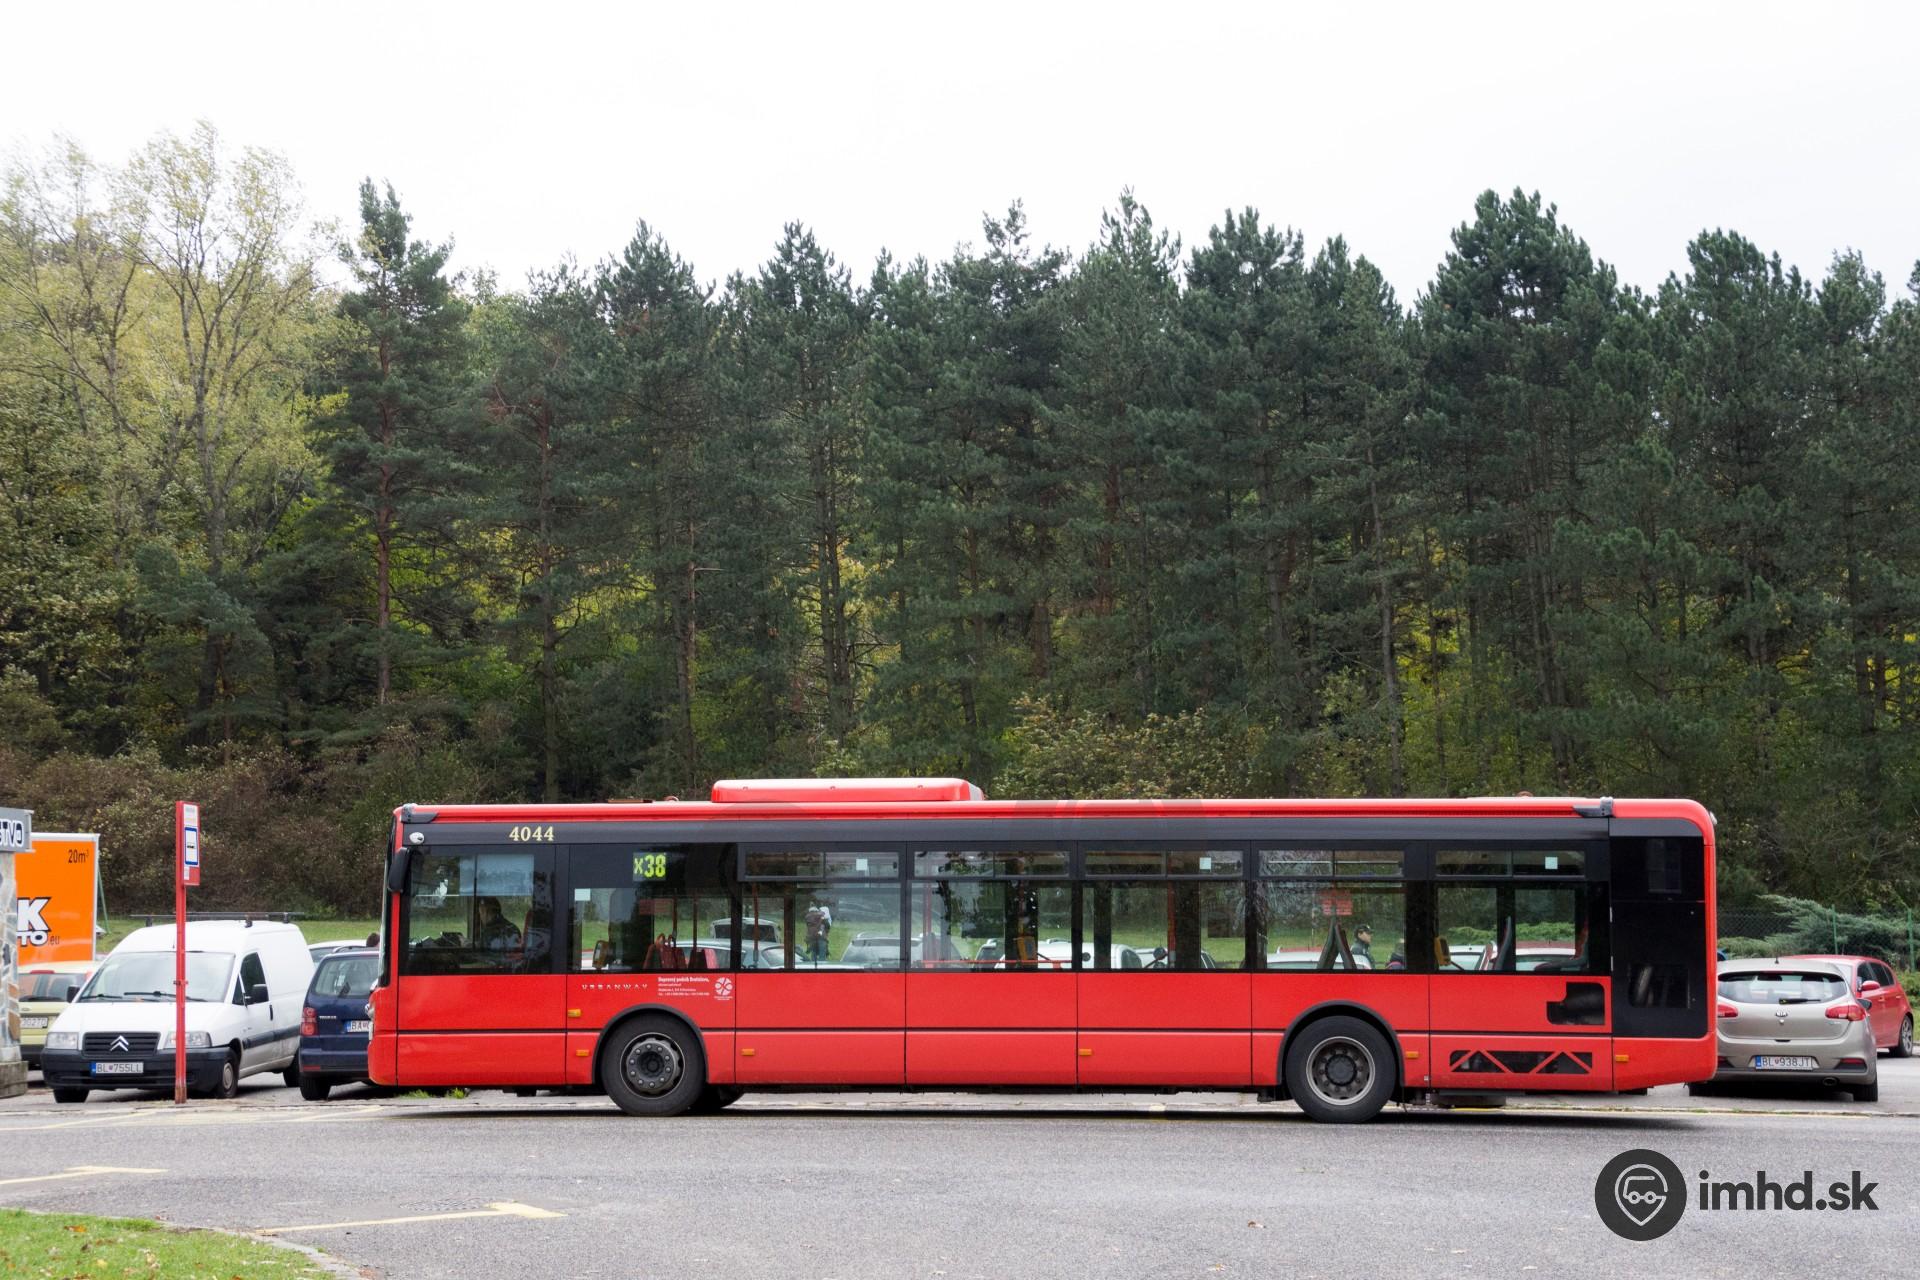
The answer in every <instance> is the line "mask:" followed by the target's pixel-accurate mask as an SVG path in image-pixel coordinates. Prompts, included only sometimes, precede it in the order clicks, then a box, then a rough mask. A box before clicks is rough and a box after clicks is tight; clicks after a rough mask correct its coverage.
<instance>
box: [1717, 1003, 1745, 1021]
mask: <svg viewBox="0 0 1920 1280" xmlns="http://www.w3.org/2000/svg"><path fill="white" fill-rule="evenodd" d="M1716 1003H1717V1004H1718V1006H1719V1013H1720V1016H1721V1017H1723V1018H1737V1017H1739V1016H1740V1011H1739V1010H1738V1009H1736V1008H1734V1007H1733V1006H1732V1005H1730V1004H1728V1003H1727V1002H1726V1001H1725V1000H1720V1001H1717V1002H1716Z"/></svg>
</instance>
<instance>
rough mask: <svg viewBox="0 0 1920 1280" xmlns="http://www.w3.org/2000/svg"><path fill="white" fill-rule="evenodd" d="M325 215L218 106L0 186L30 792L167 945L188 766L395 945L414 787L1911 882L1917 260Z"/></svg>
mask: <svg viewBox="0 0 1920 1280" xmlns="http://www.w3.org/2000/svg"><path fill="white" fill-rule="evenodd" d="M296 192H297V187H296V184H295V180H294V175H293V174H292V172H291V171H290V169H289V167H288V166H287V164H286V163H285V161H284V160H282V159H280V158H279V157H277V156H275V155H273V154H271V153H268V152H264V151H258V150H238V151H236V150H234V149H231V148H229V147H227V146H226V145H225V144H223V143H222V141H221V140H220V139H219V138H218V137H217V136H216V135H215V133H214V132H213V131H212V130H211V129H210V128H203V129H201V130H200V131H198V132H196V133H195V134H194V135H192V136H191V137H187V138H175V137H170V136H169V137H161V138H159V139H157V140H155V141H154V142H153V143H152V144H151V145H150V146H149V147H147V148H146V149H145V150H143V151H141V152H140V153H139V154H137V155H136V156H135V157H134V158H133V159H132V160H131V161H129V162H128V163H127V164H125V165H123V166H119V167H102V166H99V165H96V164H94V163H93V162H91V161H90V160H89V159H88V158H87V157H85V156H84V155H82V154H80V153H79V152H78V151H77V150H74V149H73V148H71V147H64V148H62V149H59V150H56V151H54V152H52V153H51V154H50V155H49V156H48V157H46V158H41V157H38V156H21V157H18V158H16V159H15V160H14V162H13V163H12V165H11V167H10V169H9V171H8V174H7V178H6V185H5V188H4V194H3V195H0V230H3V231H4V234H3V235H0V521H4V523H5V532H4V536H0V715H4V717H5V719H6V721H7V723H8V724H9V725H10V726H12V728H13V732H12V733H11V734H10V736H9V741H8V743H7V744H6V745H5V746H4V747H0V794H5V795H7V796H8V797H10V802H14V803H26V804H32V805H34V806H35V807H36V808H38V809H40V810H41V812H43V813H46V814H48V816H49V817H50V818H52V819H54V820H55V824H56V825H61V824H65V825H71V826H74V827H78V828H84V829H96V828H101V829H106V830H108V831H109V832H113V831H116V830H117V831H119V832H120V833H121V837H122V838H121V841H120V843H119V844H118V845H115V844H114V843H113V842H112V841H109V848H118V849H120V850H121V851H122V857H121V859H120V861H119V862H118V864H117V865H116V864H115V863H114V862H113V861H111V860H110V861H109V864H108V875H109V886H110V890H109V891H110V893H114V892H118V893H119V894H120V895H121V900H122V901H127V900H128V899H133V900H135V901H132V902H128V905H138V900H139V899H140V898H141V897H142V895H143V894H145V893H147V892H148V891H149V888H150V886H148V885H147V884H146V881H145V880H144V879H143V878H142V877H145V876H149V875H150V874H152V873H151V872H150V871H149V870H148V869H147V868H146V867H145V863H144V862H142V861H141V857H144V855H141V854H139V853H138V851H139V850H141V849H143V848H144V847H145V844H146V843H150V842H155V841H159V840H162V839H163V836H162V834H161V832H160V831H159V830H158V829H152V827H153V824H152V823H151V822H150V821H149V819H148V817H147V816H146V809H147V807H148V806H149V803H150V801H151V800H152V799H153V797H155V796H160V797H165V798H171V797H172V795H173V794H174V792H175V791H176V790H179V791H182V792H184V790H186V789H189V788H191V789H193V790H194V794H196V795H198V796H200V797H201V798H202V799H203V800H204V801H212V800H215V799H217V798H218V797H220V796H231V797H232V798H233V799H234V801H235V803H246V804H249V805H250V806H252V807H253V808H255V809H256V810H257V809H258V808H259V806H260V804H261V802H262V799H263V797H264V798H265V799H267V800H269V801H270V802H271V805H272V812H273V813H274V814H276V815H278V816H277V817H276V820H275V821H273V822H269V823H261V824H259V825H260V828H261V829H259V830H256V831H251V832H247V833H234V835H233V836H232V839H233V840H234V841H235V842H236V848H235V849H234V851H233V853H234V856H236V857H239V858H242V859H253V860H255V861H256V862H257V864H258V868H259V875H258V876H256V877H255V878H254V879H253V880H252V881H250V886H251V887H250V888H231V889H227V890H223V892H230V893H234V894H241V893H244V892H252V893H255V894H264V893H271V894H273V895H275V897H276V900H275V901H273V902H264V901H262V902H252V901H249V902H246V903H243V904H242V905H248V906H268V905H272V906H288V905H293V906H301V905H332V906H358V905H363V904H364V902H366V901H368V899H367V896H366V895H367V894H368V893H370V892H371V890H370V889H369V888H367V886H368V885H371V884H372V883H374V881H373V879H372V875H371V873H370V872H368V871H367V868H368V867H369V866H372V865H374V864H372V863H370V862H369V861H368V858H369V857H370V856H371V855H370V854H369V852H368V851H369V850H375V849H377V848H378V845H379V840H380V838H381V837H380V832H381V830H382V828H383V826H384V821H385V819H384V813H385V811H386V810H387V809H388V808H389V807H391V805H393V804H394V803H397V802H399V801H402V800H406V799H444V800H454V799H472V800H482V799H492V800H502V799H513V798H519V797H546V798H564V799H600V798H605V797H607V796H613V795H661V794H667V793H678V794H683V795H685V794H694V793H698V792H701V791H703V790H704V788H705V787H706V785H707V784H708V783H709V782H710V781H711V780H712V779H714V778H715V777H719V776H756V775H758V776H809V775H818V774H846V773H858V774H880V775H895V774H948V773H959V774H962V775H964V776H967V777H970V778H972V779H973V780H974V781H976V782H979V783H981V784H983V785H984V786H986V787H987V788H988V790H989V792H990V793H991V794H996V795H1016V796H1018V795H1024V796H1037V795H1081V796H1105V795H1186V796H1198V795H1227V794H1250V795H1306V794H1316V795H1350V794H1351V795H1359V794H1368V795H1458V794H1474V793H1486V792H1506V791H1512V790H1516V789H1520V788H1527V789H1531V790H1534V791H1540V792H1545V791H1568V792H1581V793H1593V794H1598V793H1613V794H1623V795H1624V794H1654V795H1663V794H1682V795H1688V796H1693V797H1696V798H1698V799H1700V800H1702V801H1703V802H1705V803H1707V804H1708V805H1710V806H1711V807H1712V808H1714V809H1715V810H1716V812H1717V813H1718V814H1719V817H1720V821H1721V827H1720V831H1721V839H1722V844H1723V861H1724V864H1725V867H1726V874H1725V878H1724V880H1723V883H1722V891H1723V893H1726V894H1730V895H1732V896H1733V897H1735V898H1739V897H1741V896H1750V895H1753V894H1757V893H1760V892H1764V891H1778V892H1788V893H1797V894H1803V895H1805V896H1809V897H1815V898H1821V899H1825V900H1830V901H1831V900H1839V901H1847V902H1851V903H1855V904H1858V905H1860V906H1862V907H1878V908H1892V907H1899V906H1906V905H1910V904H1912V902H1913V900H1914V898H1915V896H1916V895H1920V850H1917V846H1920V822H1916V816H1917V813H1920V685H1916V682H1915V680H1914V679H1913V678H1912V677H1913V675H1914V673H1915V672H1916V663H1917V662H1920V653H1916V646H1917V645H1920V519H1917V518H1916V516H1920V448H1916V444H1917V443H1920V441H1916V429H1917V428H1920V269H1916V271H1915V272H1914V274H1913V275H1912V276H1911V278H1910V279H1908V280H1907V282H1906V284H1905V285H1904V287H1902V288H1898V289H1896V290H1894V291H1893V292H1892V293H1891V294H1890V292H1889V290H1888V288H1887V286H1886V284H1885V283H1884V281H1883V279H1882V277H1881V276H1880V275H1879V274H1878V273H1876V272H1875V271H1874V270H1872V269H1871V268H1870V267H1869V265H1868V264H1866V263H1864V262H1863V261H1861V260H1860V258H1859V257H1858V256H1857V255H1853V254H1848V253H1842V254H1838V255H1836V256H1835V258H1834V259H1833V261H1832V263H1831V265H1830V267H1829V268H1828V270H1827V271H1826V273H1825V275H1824V276H1823V278H1821V279H1820V280H1817V281H1815V280H1811V279H1807V278H1804V277H1802V276H1801V275H1800V274H1799V272H1798V271H1797V270H1795V269H1793V268H1791V267H1788V266H1786V265H1784V264H1783V263H1782V262H1781V261H1780V259H1779V258H1778V257H1777V256H1773V255H1770V254H1768V253H1766V252H1765V251H1764V250H1763V249H1762V248H1760V247H1758V246H1756V245H1754V244H1752V243H1751V242H1749V241H1747V240H1746V239H1744V238H1742V237H1741V236H1740V235H1738V234H1736V233H1734V232H1731V231H1724V230H1712V231H1706V232H1703V233H1702V234H1701V235H1700V236H1699V237H1698V238H1697V239H1696V240H1695V241H1694V242H1693V243H1692V244H1691V245H1690V246H1689V248H1688V263H1689V266H1688V269H1687V271H1686V272H1685V273H1684V274H1683V275H1679V276H1675V277H1673V278H1670V279H1668V280H1667V281H1666V282H1665V283H1664V284H1663V285H1662V286H1661V287H1660V288H1659V289H1658V290H1657V291H1655V292H1654V293H1651V294H1648V293H1644V292H1641V291H1639V290H1636V289H1632V288H1628V287H1624V286H1622V285H1621V284H1620V282H1619V281H1618V280H1617V279H1616V277H1615V275H1614V272H1613V271H1612V269H1611V268H1610V267H1608V265H1607V264H1606V263H1605V262H1604V261H1603V260H1601V259H1599V258H1597V257H1596V256H1595V255H1594V253H1593V252H1592V251H1591V250H1590V249H1589V247H1588V246H1587V244H1586V243H1585V242H1584V241H1582V240H1581V239H1580V238H1579V237H1578V236H1577V235H1576V234H1575V233H1574V232H1573V231H1572V230H1570V229H1569V228H1568V227H1567V226H1565V225H1564V224H1562V222H1561V221H1560V219H1559V215H1558V212H1557V210H1556V209H1555V208H1554V207H1553V206H1552V205H1551V204H1548V203H1546V202H1545V201H1544V200H1543V199H1542V198H1541V197H1540V196H1538V195H1535V194H1529V193H1527V192H1524V191H1515V192H1513V193H1512V194H1511V195H1509V196H1506V197H1501V196H1499V195H1497V194H1495V193H1494V192H1488V193H1486V194H1485V195H1483V196H1481V197H1480V198H1479V200H1478V201H1477V202H1476V203H1475V205H1474V207H1473V208H1472V209H1471V210H1469V211H1465V213H1466V217H1465V220H1464V221H1463V222H1462V223H1461V224H1460V225H1459V226H1458V227H1457V228H1455V230H1454V231H1453V235H1452V243H1453V250H1452V251H1451V252H1450V253H1449V254H1448V255H1447V256H1446V258H1445V259H1444V260H1443V261H1442V262H1440V263H1439V264H1438V265H1437V267H1436V269H1435V273H1434V276H1433V279H1432V280H1431V282H1430V283H1429V284H1428V286H1427V287H1426V289H1425V290H1424V291H1423V292H1422V293H1421V294H1420V296H1419V297H1418V298H1417V299H1414V300H1413V301H1412V302H1411V303H1403V302H1402V301H1401V300H1400V299H1399V298H1397V297H1396V296H1395V295H1394V292H1393V290H1392V289H1390V288H1389V287H1388V286H1387V285H1386V283H1385V281H1384V280H1383V279H1382V277H1381V275H1380V273H1379V271H1378V270H1376V269H1375V268H1374V266H1373V265H1372V264H1371V263H1369V262H1368V260H1367V259H1366V257H1365V256H1363V255H1362V254H1361V253H1360V252H1359V250H1358V249H1357V248H1356V247H1354V246H1349V245H1348V244H1347V243H1346V242H1345V241H1344V240H1343V239H1341V238H1339V237H1335V238H1333V239H1331V240H1328V241H1326V242H1325V243H1323V244H1317V245H1316V244H1309V243H1308V242H1307V240H1306V238H1305V237H1304V236H1303V235H1302V234H1301V233H1300V232H1298V231H1295V230H1293V229H1291V228H1287V227H1284V226H1280V225H1276V224H1275V223H1273V222H1270V221H1268V220H1266V219H1265V218H1263V217H1262V215H1261V214H1260V213H1258V212H1257V211H1254V210H1246V211H1244V212H1228V213H1226V214H1225V215H1223V217H1222V218H1221V220H1220V222H1219V224H1218V225H1217V226H1215V227H1214V228H1213V229H1212V230H1211V231H1210V232H1209V233H1208V235H1207V236H1206V238H1205V240H1204V242H1201V243H1196V244H1191V245H1185V244H1182V243H1181V242H1180V241H1179V240H1178V239H1177V238H1175V237H1173V236H1171V235H1169V234H1168V233H1167V232H1166V231H1164V230H1163V229H1161V228H1159V227H1157V226H1156V225H1155V223H1154V221H1153V218H1152V216H1151V214H1150V213H1149V211H1148V209H1147V207H1146V206H1145V205H1144V204H1142V203H1141V202H1140V201H1139V200H1137V199H1136V198H1135V197H1134V196H1133V194H1132V193H1130V192H1126V193H1122V194H1121V195H1120V197H1119V198H1118V200H1117V201H1116V202H1115V204H1114V206H1113V207H1112V208H1111V209H1110V210H1108V211H1107V212H1106V213H1105V214H1104V215H1103V216H1102V217H1101V218H1100V220H1099V221H1098V223H1097V224H1094V225H1093V226H1092V227H1091V228H1090V229H1091V237H1090V240H1089V242H1088V244H1087V245H1086V246H1085V247H1084V248H1083V249H1080V250H1078V251H1075V252H1069V251H1066V250H1062V249H1057V248H1053V247H1049V246H1042V245H1036V244H1034V243H1033V242H1032V240H1031V239H1030V237H1029V236H1028V234H1027V230H1026V225H1025V221H1024V216H1023V213H1022V210H1021V208H1020V206H1019V205H1018V204H1017V203H1016V204H1014V205H1013V206H1012V207H1011V208H1010V209H1008V210H1007V211H1006V212H1005V213H1004V214H1001V215H997V216H993V217H989V218H987V219H986V220H985V222H984V224H983V227H982V234H981V237H980V240H979V241H978V243H976V244H970V245H963V246H961V247H959V248H957V249H956V250H955V251H954V253H953V254H952V256H951V257H949V258H948V259H947V260H945V261H941V262H930V261H926V260H924V259H915V260H913V261H906V262H902V261H895V260H892V259H890V258H885V257H883V258H882V259H881V260H880V261H879V262H878V263H876V264H874V266H873V268H872V270H871V271H870V272H869V273H866V274H865V275H864V276H863V277H859V278H857V277H856V275H855V272H854V270H853V269H852V268H851V267H849V266H848V265H846V264H843V263H841V262H839V261H838V260H836V258H835V257H834V255H833V254H832V252H831V251H829V250H828V249H827V248H826V247H825V246H823V245H821V244H820V243H819V242H818V241H817V240H816V238H815V237H814V235H813V233H812V232H811V231H809V230H808V229H807V228H806V227H805V226H804V225H802V224H799V223H792V224H788V225H787V226H786V228H785V229H784V232H783V233H782V235H781V236H780V237H779V238H778V240H777V241H776V242H775V243H774V244H773V245H772V247H771V248H770V250H769V252H768V255H767V259H766V262H765V265H764V266H762V267H761V268H760V269H759V270H758V271H757V272H755V273H754V274H752V275H735V276H733V277H731V278H729V279H727V280H726V281H725V282H723V283H721V284H718V285H714V284H710V283H705V282H703V281H702V279H701V278H700V276H699V275H698V273H697V271H696V269H695V267H694V266H693V265H692V264H689V263H687V262H685V261H683V260H682V259H681V258H679V257H678V256H677V255H676V254H675V253H674V252H673V249H672V248H671V246H670V244H669V243H668V241H667V239H666V238H665V236H664V234H663V232H662V231H661V229H659V228H654V227H650V226H648V225H647V224H646V223H644V222H642V223H640V224H638V226H637V228H636V231H635V234H634V236H633V238H632V240H631V241H630V242H629V243H628V244H626V245H625V246H623V247H620V248H618V249H616V250H614V251H613V252H611V253H610V254H609V255H608V256H607V257H606V258H605V259H604V260H602V261H601V262H599V263H597V264H595V265H593V266H590V267H588V266H582V265H578V264H576V263H573V262H571V261H569V262H565V263H562V264H560V265H557V266H556V267H554V268H553V269H552V270H551V271H548V272H544V273H540V274H536V275H535V276H533V277H532V278H531V279H529V280H528V281H527V282H526V284H525V285H524V287H521V288H518V289H514V288H506V287H503V286H502V285H501V284H500V283H499V282H498V281H496V280H494V279H492V278H491V277H489V276H486V275H484V274H482V275H476V276H473V277H468V278H462V277H455V276H452V275H450V274H449V271H448V255H449V245H448V244H446V243H442V242H439V241H435V240H433V239H430V238H426V237H423V236H422V235H420V234H419V233H418V231H417V230H416V229H415V227H414V226H413V223H412V220H411V219H410V218H409V216H408V215H407V213H406V212H405V210H404V208H403V206H402V204H401V202H400V200H399V198H398V196H397V195H396V193H395V191H394V189H393V188H392V187H391V186H386V185H381V184H376V183H374V182H372V181H368V182H367V183H366V184H364V186H363V187H362V190H361V210H360V219H359V224H358V225H357V226H354V227H349V228H343V229H332V230H330V229H325V228H322V229H319V230H318V231H316V230H314V229H312V228H309V227H307V226H306V225H304V223H303V221H302V218H303V214H302V211H301V207H300V204H299V201H298V199H297V195H296ZM1834 238H1835V241H1836V242H1837V243H1843V242H1845V240H1846V228H1844V227H1836V228H1835V229H1834ZM330 281H331V282H333V283H329V282H330ZM156 847H157V846H156ZM151 860H152V861H154V862H155V863H156V865H157V864H158V863H159V862H161V861H163V859H160V858H158V857H157V856H156V857H155V858H153V859H151Z"/></svg>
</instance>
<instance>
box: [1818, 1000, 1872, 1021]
mask: <svg viewBox="0 0 1920 1280" xmlns="http://www.w3.org/2000/svg"><path fill="white" fill-rule="evenodd" d="M1827 1016H1828V1017H1829V1018H1842V1019H1845V1020H1846V1021H1848V1022H1858V1021H1860V1019H1862V1018H1864V1017H1866V1016H1867V1011H1866V1010H1865V1009H1863V1008H1861V1007H1860V1003H1859V1002H1858V1001H1856V1000H1848V1001H1847V1002H1846V1003H1844V1004H1836V1005H1829V1006H1828V1007H1827Z"/></svg>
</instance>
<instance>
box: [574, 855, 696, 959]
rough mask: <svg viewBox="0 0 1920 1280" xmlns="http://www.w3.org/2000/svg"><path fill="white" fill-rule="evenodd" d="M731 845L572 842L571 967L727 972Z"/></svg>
mask: <svg viewBox="0 0 1920 1280" xmlns="http://www.w3.org/2000/svg"><path fill="white" fill-rule="evenodd" d="M731 854H732V849H731V848H730V847H729V846H727V845H663V846H646V847H642V846H637V845H607V846H602V847H594V846H583V845H577V844H576V845H574V846H573V849H572V862H571V863H570V866H569V876H570V878H571V879H572V882H573V911H572V917H571V920H570V922H569V926H568V929H569V932H568V945H567V968H569V969H571V970H574V971H576V972H601V973H642V972H653V973H678V972H685V971H693V970H699V971H705V970H712V969H725V968H727V967H728V966H729V964H730V963H731V956H732V954H733V938H732V936H731V934H730V933H729V932H728V927H729V926H730V925H732V924H733V923H734V921H733V918H732V917H733V906H732V901H731V899H730V898H729V896H728V893H727V885H726V875H725V866H724V864H725V863H726V862H727V861H728V859H729V858H730V856H731Z"/></svg>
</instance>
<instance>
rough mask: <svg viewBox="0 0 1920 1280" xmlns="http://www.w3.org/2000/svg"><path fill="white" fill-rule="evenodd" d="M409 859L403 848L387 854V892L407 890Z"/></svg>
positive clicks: (403, 891)
mask: <svg viewBox="0 0 1920 1280" xmlns="http://www.w3.org/2000/svg"><path fill="white" fill-rule="evenodd" d="M409 865H410V860H409V859H408V857H407V851H406V850H405V849H395V850H394V851H393V852H392V853H390V854H388V855H387V892H389V893H405V892H406V891H407V869H408V867H409Z"/></svg>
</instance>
